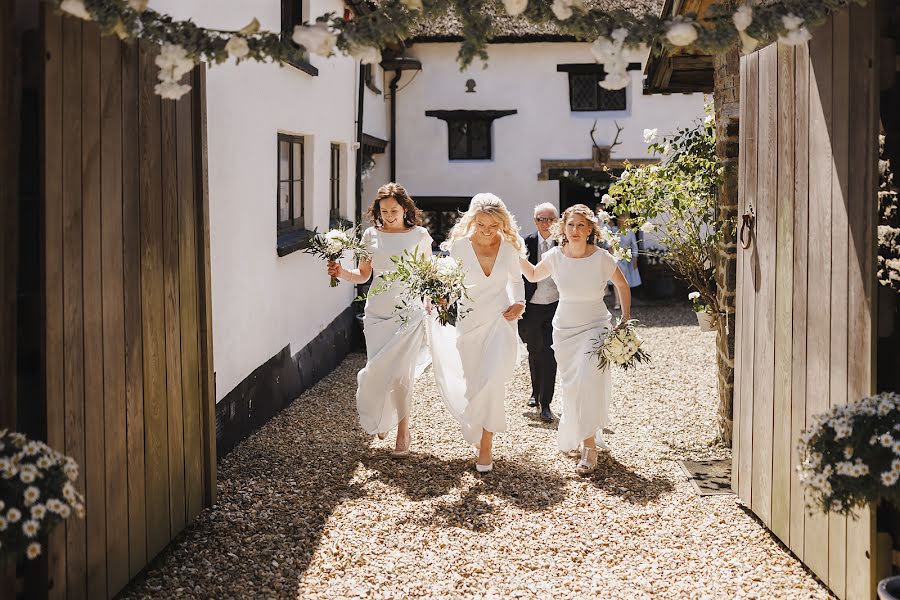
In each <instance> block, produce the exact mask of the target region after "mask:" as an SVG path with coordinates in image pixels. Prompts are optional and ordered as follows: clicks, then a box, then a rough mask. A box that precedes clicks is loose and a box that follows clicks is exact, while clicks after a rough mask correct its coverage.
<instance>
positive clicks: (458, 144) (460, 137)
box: [425, 110, 517, 160]
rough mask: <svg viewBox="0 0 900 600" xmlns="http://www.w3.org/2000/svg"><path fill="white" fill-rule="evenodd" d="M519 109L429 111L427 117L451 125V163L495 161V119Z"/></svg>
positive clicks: (448, 129) (449, 143)
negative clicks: (493, 127) (493, 145)
mask: <svg viewBox="0 0 900 600" xmlns="http://www.w3.org/2000/svg"><path fill="white" fill-rule="evenodd" d="M516 112H517V111H515V110H429V111H426V112H425V116H427V117H437V118H438V119H441V120H443V121H446V122H447V146H448V156H449V158H450V160H490V159H491V158H493V149H492V140H491V128H492V125H493V122H494V120H495V119H499V118H501V117H505V116H507V115H514V114H516Z"/></svg>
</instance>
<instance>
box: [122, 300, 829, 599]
mask: <svg viewBox="0 0 900 600" xmlns="http://www.w3.org/2000/svg"><path fill="white" fill-rule="evenodd" d="M634 316H635V317H636V318H639V319H641V320H642V322H644V323H645V324H646V325H647V327H646V329H644V339H645V343H646V346H647V348H648V350H649V351H650V352H651V354H652V355H653V363H651V364H650V365H648V366H644V367H641V368H639V369H638V370H637V371H632V372H629V373H623V372H621V371H616V372H615V373H614V376H613V389H614V391H615V398H614V401H613V405H612V418H613V424H612V426H611V428H612V429H613V431H614V433H612V434H610V435H607V436H606V437H607V440H608V442H609V444H610V447H611V453H610V454H606V455H604V454H601V468H600V470H599V471H598V472H597V473H596V474H595V475H594V476H592V477H590V478H579V477H577V476H575V475H574V467H575V464H576V462H577V460H576V459H573V458H568V457H566V456H564V455H562V454H560V453H559V452H557V451H556V446H555V425H553V426H548V425H545V424H543V423H541V422H540V421H538V420H536V418H535V417H536V414H535V412H534V411H533V409H529V408H527V407H526V405H525V402H526V400H527V398H528V395H529V393H530V384H529V382H528V375H527V365H526V364H525V363H523V364H522V365H520V367H519V369H518V371H517V374H516V378H515V379H514V380H513V382H511V384H510V386H509V388H508V393H507V414H508V419H509V431H508V432H507V433H505V434H498V435H497V436H495V445H494V456H495V470H494V472H493V473H491V474H489V475H487V476H479V475H477V474H476V473H475V472H474V469H473V465H474V458H475V454H474V451H472V450H470V449H469V448H468V447H467V446H466V445H465V443H464V442H463V441H462V438H461V435H460V434H459V431H458V428H457V426H456V425H455V423H454V422H453V421H452V420H451V418H450V417H449V415H448V414H447V412H446V410H445V409H444V407H443V405H442V403H441V402H440V399H439V398H438V397H437V395H436V391H435V389H434V384H433V379H432V376H431V374H430V371H429V372H426V374H425V375H424V376H423V377H422V378H420V380H419V382H418V384H417V387H416V407H415V410H414V414H413V427H414V429H413V444H412V450H413V454H412V456H411V457H410V458H409V459H407V460H405V461H396V460H392V459H391V458H390V450H391V449H392V447H393V439H392V438H391V437H389V438H388V439H387V440H384V441H379V440H377V439H373V438H370V437H369V436H367V435H365V434H364V433H363V432H362V431H361V430H359V428H358V427H357V424H356V414H355V405H354V399H353V394H354V392H355V382H356V378H355V375H356V372H357V371H358V369H359V368H360V367H362V365H363V363H364V360H365V357H364V356H363V355H361V354H354V355H351V356H350V357H348V359H347V360H346V361H344V363H343V364H342V365H341V366H340V367H339V368H338V369H337V370H336V371H335V372H334V373H333V374H332V375H331V376H329V377H328V378H326V379H325V380H323V381H322V382H321V383H320V384H318V385H317V386H316V387H315V388H314V389H312V390H310V391H309V392H307V393H306V394H304V395H303V396H302V397H301V398H300V399H299V400H298V401H296V402H294V403H293V404H292V405H291V406H290V407H289V408H288V409H287V410H285V411H284V412H283V413H281V414H280V415H278V416H277V417H276V418H275V419H273V420H272V421H271V422H270V423H269V424H267V425H266V426H265V427H264V428H263V429H262V430H260V431H259V432H257V433H256V434H255V435H253V436H252V437H251V438H249V439H248V440H246V441H245V442H244V443H242V444H241V445H240V446H239V447H238V448H236V449H235V450H234V451H233V452H232V453H231V454H229V455H228V456H227V457H226V458H225V459H224V460H222V461H221V463H220V464H219V485H218V494H219V496H218V502H217V504H216V506H215V507H214V508H213V509H211V510H207V511H204V512H203V513H202V514H201V516H200V517H199V518H198V519H197V521H196V522H195V523H194V524H193V525H192V526H191V527H190V528H189V529H188V530H187V531H186V532H185V533H184V534H183V535H181V536H180V537H179V538H178V539H177V540H176V541H175V542H174V543H173V544H172V545H171V546H170V547H169V548H168V549H167V550H166V551H165V552H164V553H163V555H162V556H160V557H159V558H158V559H157V560H156V561H155V562H154V564H153V565H151V568H150V569H148V571H147V573H146V574H145V576H143V577H142V578H141V579H140V580H138V581H136V582H134V583H133V584H132V585H131V586H130V587H129V588H128V589H126V590H125V592H124V593H123V597H124V598H144V597H159V598H163V597H164V598H171V597H198V598H199V597H203V598H218V599H225V598H253V597H259V598H269V597H283V598H289V597H296V598H347V597H370V598H403V597H421V596H430V597H529V598H531V597H540V598H551V597H552V598H558V597H584V598H588V597H594V598H597V597H602V598H629V599H630V598H645V597H647V598H649V597H660V598H737V597H741V598H743V597H747V598H828V597H830V596H829V594H828V592H827V590H826V589H825V587H824V586H823V585H822V584H821V583H820V582H819V581H818V580H817V579H816V578H815V577H814V576H813V575H812V574H811V573H810V572H808V571H807V570H806V569H805V568H804V567H803V566H802V565H801V564H800V562H799V561H797V560H796V559H795V558H794V557H793V556H792V555H790V554H789V553H788V552H787V550H786V549H785V548H784V547H783V546H781V545H780V544H779V543H778V542H777V541H776V540H775V538H774V536H772V535H770V534H769V533H768V532H767V530H766V529H765V528H764V527H763V526H762V525H761V524H760V523H759V522H758V521H757V520H756V519H755V518H754V517H753V516H752V515H751V514H750V513H749V512H748V511H746V510H745V509H743V508H742V507H741V506H740V504H739V503H738V502H737V501H736V499H735V497H733V496H712V497H705V498H701V497H698V496H696V495H695V494H694V492H693V491H692V488H691V487H690V485H689V484H688V483H687V481H686V478H685V476H684V475H683V474H682V472H681V470H680V468H679V467H678V465H677V464H676V462H675V461H676V460H681V459H695V460H696V459H706V458H728V457H729V455H730V451H729V450H728V449H726V448H723V447H721V446H717V445H715V444H714V442H713V440H714V437H715V426H714V423H715V407H716V387H715V381H716V379H715V366H714V365H715V363H714V356H715V345H714V336H713V335H712V334H702V333H700V332H699V330H698V328H697V326H696V319H695V317H694V315H693V313H692V312H690V310H689V309H687V308H685V307H638V308H636V309H635V314H634ZM559 404H560V403H559V401H556V402H554V405H553V408H554V410H558V409H559Z"/></svg>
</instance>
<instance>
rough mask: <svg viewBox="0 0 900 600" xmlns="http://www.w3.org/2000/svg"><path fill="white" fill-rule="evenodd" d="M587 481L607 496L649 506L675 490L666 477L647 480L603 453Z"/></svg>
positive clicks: (608, 454) (606, 453)
mask: <svg viewBox="0 0 900 600" xmlns="http://www.w3.org/2000/svg"><path fill="white" fill-rule="evenodd" d="M587 479H588V480H589V481H590V482H591V483H592V484H593V485H594V486H596V487H597V488H599V489H601V490H603V491H604V492H606V493H607V494H610V495H613V496H618V497H620V498H622V499H623V500H625V501H626V502H630V503H631V504H648V503H650V502H653V501H655V500H657V499H658V498H659V497H660V496H662V495H663V494H667V493H669V492H671V491H672V490H674V489H675V486H674V485H673V484H672V482H671V481H669V480H668V479H666V478H664V477H652V478H647V477H644V476H643V475H641V474H640V473H636V472H634V471H632V470H631V469H629V468H628V467H627V466H625V465H623V464H622V463H620V462H619V461H618V460H616V459H615V457H614V456H613V455H612V454H610V453H609V452H601V453H600V455H599V457H598V462H597V470H596V471H595V472H594V473H592V474H591V475H589V476H588V477H587Z"/></svg>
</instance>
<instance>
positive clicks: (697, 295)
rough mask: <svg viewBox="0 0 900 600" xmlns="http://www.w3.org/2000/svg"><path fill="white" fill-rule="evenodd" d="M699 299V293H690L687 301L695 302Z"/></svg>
mask: <svg viewBox="0 0 900 600" xmlns="http://www.w3.org/2000/svg"><path fill="white" fill-rule="evenodd" d="M699 297H700V292H691V293H690V294H688V300H696V299H697V298H699Z"/></svg>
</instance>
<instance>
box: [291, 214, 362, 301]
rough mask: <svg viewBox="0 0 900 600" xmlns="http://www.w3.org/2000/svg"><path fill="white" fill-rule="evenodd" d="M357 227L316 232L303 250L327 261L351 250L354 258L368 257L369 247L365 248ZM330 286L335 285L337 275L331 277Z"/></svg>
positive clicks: (338, 257) (337, 258) (336, 283)
mask: <svg viewBox="0 0 900 600" xmlns="http://www.w3.org/2000/svg"><path fill="white" fill-rule="evenodd" d="M357 233H358V228H356V227H348V228H346V229H341V228H336V229H332V230H330V231H327V232H325V233H317V234H316V235H314V236H313V237H312V238H311V239H310V240H309V246H308V247H307V248H304V250H303V251H304V252H306V253H307V254H312V255H314V256H320V257H322V258H324V259H325V260H327V261H338V260H340V259H341V257H343V256H344V252H347V251H350V252H353V255H354V256H355V257H356V260H359V259H361V258H369V257H370V253H369V249H368V248H366V247H365V246H364V245H363V243H362V241H361V240H360V238H359V236H358V235H357ZM330 285H331V287H337V285H338V279H337V277H332V278H331V283H330Z"/></svg>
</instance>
